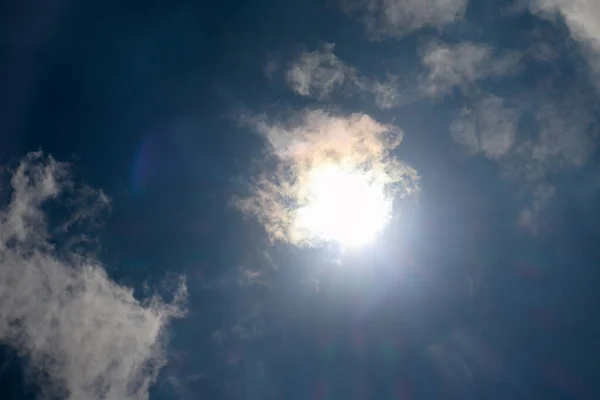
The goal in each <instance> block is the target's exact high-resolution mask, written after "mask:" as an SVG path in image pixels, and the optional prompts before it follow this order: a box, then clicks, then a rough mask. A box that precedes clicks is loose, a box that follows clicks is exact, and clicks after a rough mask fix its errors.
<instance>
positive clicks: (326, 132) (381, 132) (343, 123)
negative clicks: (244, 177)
mask: <svg viewBox="0 0 600 400" xmlns="http://www.w3.org/2000/svg"><path fill="white" fill-rule="evenodd" d="M244 123H246V124H248V125H250V126H251V127H253V128H254V129H255V130H256V131H257V132H258V133H260V134H261V135H263V136H264V137H265V138H266V140H267V142H268V146H269V150H270V153H271V154H272V155H273V157H274V160H275V163H276V167H275V169H274V170H273V171H269V172H265V173H264V174H262V176H260V177H259V178H258V179H257V180H256V181H255V182H254V183H253V186H252V187H251V195H250V196H249V197H247V198H244V199H237V201H236V206H237V207H238V208H239V209H240V210H241V211H243V212H244V213H246V214H247V215H251V216H254V217H256V218H257V219H258V220H259V222H260V223H262V224H263V225H264V227H265V229H266V230H267V232H268V234H269V235H270V237H271V238H272V239H274V240H280V241H284V242H290V243H293V244H297V245H312V244H314V240H315V238H313V237H311V236H310V235H309V234H307V233H306V232H304V231H302V230H299V229H297V228H296V227H295V224H294V221H295V217H296V212H297V210H298V209H299V208H300V207H302V205H303V204H304V203H305V202H306V199H305V198H304V194H303V193H304V190H305V183H306V180H307V177H308V175H309V173H310V171H311V170H312V169H313V168H315V167H319V166H323V165H328V164H330V163H340V164H344V165H352V166H354V167H355V168H358V169H360V170H362V171H363V172H365V173H367V174H368V175H369V179H371V180H372V181H376V182H377V183H378V184H381V185H382V186H385V187H386V188H387V190H388V191H389V192H390V194H394V195H400V196H402V195H406V194H409V193H412V192H413V191H415V190H417V174H416V171H415V170H413V169H412V168H410V167H408V166H407V165H405V164H403V163H401V162H399V161H398V160H396V159H395V158H394V157H392V155H391V154H390V152H391V151H392V150H394V149H395V148H396V147H397V146H398V145H399V144H400V142H401V140H402V131H401V130H400V129H399V128H397V127H395V126H392V125H385V124H381V123H379V122H377V121H375V120H374V119H372V118H371V117H370V116H368V115H365V114H359V113H356V114H351V115H347V116H346V115H335V114H333V113H329V112H326V111H324V110H305V111H303V112H300V113H298V114H296V115H294V116H292V117H291V118H288V119H287V120H285V121H283V122H282V121H277V120H275V121H274V120H271V119H268V118H267V117H266V116H264V115H263V116H257V117H251V118H245V119H244Z"/></svg>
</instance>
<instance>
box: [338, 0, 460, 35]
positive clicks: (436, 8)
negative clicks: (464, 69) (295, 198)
mask: <svg viewBox="0 0 600 400" xmlns="http://www.w3.org/2000/svg"><path fill="white" fill-rule="evenodd" d="M340 3H341V6H342V9H343V10H344V11H345V12H346V13H347V14H360V15H361V19H362V21H363V22H364V24H365V27H366V29H367V32H368V33H369V34H370V35H372V36H373V37H374V38H381V37H385V36H390V37H402V36H405V35H407V34H409V33H411V32H414V31H416V30H418V29H421V28H423V27H427V26H429V27H433V28H438V29H441V28H442V27H444V26H445V25H448V24H451V23H453V22H456V21H457V20H460V19H462V18H463V16H464V14H465V10H466V8H467V0H340Z"/></svg>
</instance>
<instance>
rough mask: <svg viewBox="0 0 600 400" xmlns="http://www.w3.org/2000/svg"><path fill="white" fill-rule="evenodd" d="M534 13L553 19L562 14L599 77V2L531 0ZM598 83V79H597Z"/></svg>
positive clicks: (591, 0) (584, 0)
mask: <svg viewBox="0 0 600 400" xmlns="http://www.w3.org/2000/svg"><path fill="white" fill-rule="evenodd" d="M530 9H531V11H532V12H533V13H534V14H537V15H540V16H543V17H547V18H550V19H554V18H555V16H556V15H560V16H562V18H564V22H565V23H566V24H567V26H568V28H569V31H570V32H571V36H572V37H573V39H575V40H577V41H579V42H580V43H581V44H582V45H583V46H584V49H585V50H586V52H587V54H588V58H589V61H590V66H591V68H592V70H593V71H594V73H595V74H596V75H597V78H600V3H599V2H598V1H596V0H531V3H530ZM598 83H600V80H598Z"/></svg>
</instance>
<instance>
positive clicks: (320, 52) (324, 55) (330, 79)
mask: <svg viewBox="0 0 600 400" xmlns="http://www.w3.org/2000/svg"><path fill="white" fill-rule="evenodd" d="M334 47H335V45H334V44H332V43H327V44H324V45H323V46H322V47H321V48H319V49H317V50H315V51H312V52H303V53H302V54H301V55H300V57H298V59H297V60H296V61H295V62H294V64H293V65H292V67H291V68H290V69H289V71H288V72H287V82H288V84H289V85H290V86H291V88H292V90H294V91H295V92H296V93H298V94H300V95H302V96H311V97H316V98H319V99H323V98H325V97H328V96H329V95H330V94H331V92H333V91H334V90H335V89H338V88H339V87H340V86H342V85H343V84H344V83H345V82H347V81H348V80H353V79H354V78H353V77H354V75H355V72H354V69H352V68H350V67H348V66H347V65H346V64H344V63H343V62H342V61H340V59H339V58H337V56H336V55H335V54H333V48H334Z"/></svg>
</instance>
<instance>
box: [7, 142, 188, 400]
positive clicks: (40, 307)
mask: <svg viewBox="0 0 600 400" xmlns="http://www.w3.org/2000/svg"><path fill="white" fill-rule="evenodd" d="M11 188H12V198H11V200H10V203H9V204H8V205H7V206H6V207H5V208H4V209H2V210H1V211H0V342H3V343H5V344H7V345H9V346H12V347H14V348H16V349H17V350H18V351H19V352H20V353H21V354H23V355H24V356H26V357H27V358H28V360H29V364H30V365H31V367H32V373H33V375H32V376H34V377H37V378H39V379H38V380H37V383H38V384H39V385H40V386H41V387H42V389H43V391H44V393H45V395H46V396H47V397H48V398H56V396H58V397H61V398H67V399H147V398H148V389H149V386H150V385H151V384H152V383H153V382H154V380H155V378H156V376H157V373H158V371H159V370H160V368H161V367H162V366H163V365H164V363H165V354H164V344H165V336H164V333H165V327H166V324H167V323H168V322H169V320H171V319H172V318H173V317H177V316H180V315H181V314H182V311H181V308H180V305H181V302H182V301H183V300H184V298H185V284H184V283H183V282H182V283H181V285H180V287H179V290H178V291H177V292H176V293H175V297H174V300H173V302H172V303H165V302H164V301H163V300H161V299H160V298H159V297H156V296H154V297H151V298H147V299H145V300H143V301H140V300H138V299H136V298H135V297H134V295H133V291H132V289H130V288H127V287H124V286H120V285H118V284H117V283H115V282H113V281H112V280H111V279H110V278H109V277H108V276H107V274H106V271H105V270H104V268H103V267H102V264H101V263H100V262H99V261H98V260H96V259H95V258H94V256H93V255H92V254H85V253H84V254H82V253H81V251H80V252H78V253H76V254H75V253H73V252H71V251H70V249H69V248H68V247H67V248H62V247H60V246H58V247H57V244H55V243H54V242H52V239H53V238H52V237H51V235H50V233H51V232H52V229H51V226H49V222H48V218H47V216H46V215H45V213H44V211H43V210H44V207H45V204H46V203H48V202H52V201H57V202H61V201H67V204H68V205H69V207H70V209H71V210H72V212H73V213H72V216H71V217H67V218H66V220H67V221H71V225H72V224H73V223H74V222H80V221H81V220H82V218H93V216H92V215H91V214H90V211H91V210H93V209H88V210H87V211H82V210H81V209H80V208H79V207H81V206H82V204H77V202H76V201H75V202H68V199H75V200H76V199H80V198H81V197H78V196H80V192H78V191H77V190H76V189H75V184H74V183H73V182H72V181H71V180H70V179H69V168H68V166H67V165H66V164H63V163H59V162H56V161H55V160H53V159H52V158H49V157H48V158H47V157H44V156H43V155H42V154H41V153H32V154H30V155H28V156H27V157H26V158H25V159H24V160H23V161H22V162H21V164H20V165H19V167H18V169H17V170H16V171H15V173H14V175H13V176H12V181H11ZM78 193H79V194H78ZM93 193H95V195H96V198H97V200H98V202H99V203H97V202H95V201H94V202H92V204H105V203H106V202H107V199H106V198H105V196H104V195H103V194H102V193H101V192H93V191H92V190H91V189H89V188H88V189H86V191H85V197H86V198H91V197H93V196H92V194H93ZM72 196H74V197H72ZM85 204H86V203H83V205H84V206H85ZM77 206H79V207H77ZM73 216H75V217H73ZM53 243H54V244H53Z"/></svg>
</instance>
